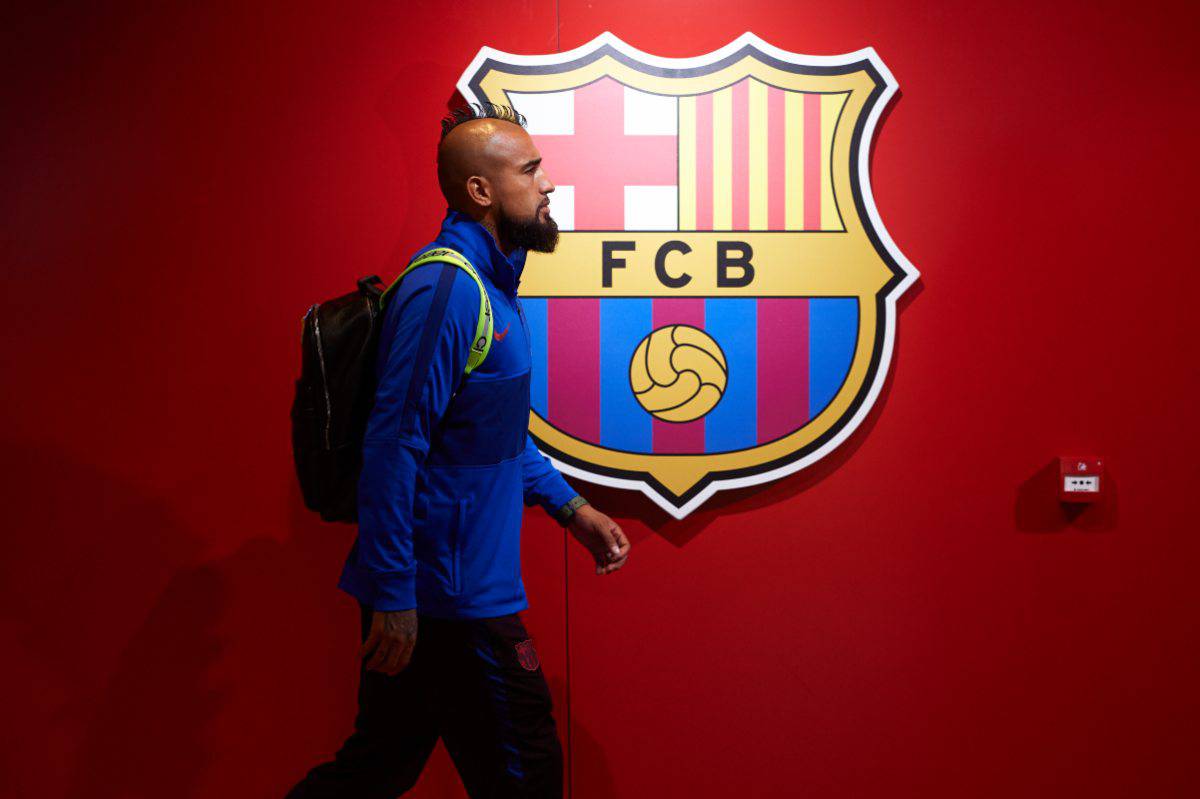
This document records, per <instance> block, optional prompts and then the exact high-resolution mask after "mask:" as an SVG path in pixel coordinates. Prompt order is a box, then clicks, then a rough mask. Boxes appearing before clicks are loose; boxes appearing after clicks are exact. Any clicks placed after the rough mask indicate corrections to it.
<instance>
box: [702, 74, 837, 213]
mask: <svg viewBox="0 0 1200 799" xmlns="http://www.w3.org/2000/svg"><path fill="white" fill-rule="evenodd" d="M847 97H848V95H847V94H846V93H838V94H815V93H810V92H794V91H787V90H784V89H779V88H776V87H774V86H768V85H767V84H765V83H762V82H760V81H757V80H755V79H753V78H745V79H743V80H741V81H738V82H737V83H735V84H733V85H732V86H728V87H726V88H724V89H720V90H718V91H716V92H712V93H710V94H701V95H691V96H686V97H680V98H679V227H680V230H842V229H843V227H842V221H841V218H840V217H839V215H838V208H837V203H836V201H835V199H834V193H833V182H832V179H831V174H830V166H831V162H830V153H831V152H832V149H833V137H834V133H835V129H836V127H837V121H838V116H839V115H840V113H841V110H842V106H843V105H844V104H845V102H846V98H847Z"/></svg>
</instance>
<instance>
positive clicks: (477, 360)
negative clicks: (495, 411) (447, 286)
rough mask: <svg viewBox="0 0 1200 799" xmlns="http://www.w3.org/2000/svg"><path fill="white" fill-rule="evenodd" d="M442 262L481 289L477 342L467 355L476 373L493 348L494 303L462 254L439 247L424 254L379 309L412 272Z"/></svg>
mask: <svg viewBox="0 0 1200 799" xmlns="http://www.w3.org/2000/svg"><path fill="white" fill-rule="evenodd" d="M436 262H442V263H447V264H454V265H455V266H457V267H458V268H460V269H462V270H463V271H464V272H466V273H467V274H468V275H470V276H471V279H472V280H474V281H475V285H476V286H478V287H479V321H478V322H477V323H476V324H475V340H474V341H473V342H472V343H471V352H470V354H469V355H467V374H470V373H471V372H473V371H475V370H476V369H477V368H478V367H479V364H481V363H483V359H484V358H486V357H487V354H488V351H489V350H490V349H491V348H492V331H493V330H494V329H495V328H494V325H493V322H492V301H491V300H490V299H488V293H487V289H485V288H484V287H483V281H482V280H480V279H479V274H478V273H477V272H476V271H475V267H473V266H471V262H470V261H468V260H467V259H466V258H464V257H463V256H462V254H461V253H458V252H455V251H454V250H451V249H449V248H446V247H439V248H436V249H433V250H429V251H428V252H425V253H422V254H421V257H420V258H417V259H416V260H414V261H413V262H412V263H411V264H409V265H408V266H406V267H405V268H404V271H403V272H401V273H400V275H399V277H397V278H396V279H395V280H394V281H392V285H390V286H388V287H387V290H386V291H385V292H383V296H382V297H380V298H379V307H380V309H382V308H383V307H384V305H385V304H386V303H387V299H388V295H390V294H391V293H392V290H393V289H395V288H396V286H398V285H400V281H401V280H403V279H404V276H405V275H407V274H408V273H409V272H411V271H412V270H414V269H416V268H417V267H418V266H424V265H425V264H431V263H436Z"/></svg>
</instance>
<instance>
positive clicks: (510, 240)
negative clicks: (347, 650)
mask: <svg viewBox="0 0 1200 799" xmlns="http://www.w3.org/2000/svg"><path fill="white" fill-rule="evenodd" d="M524 126H525V120H524V118H523V117H522V116H521V115H520V114H518V113H516V112H515V111H514V110H513V109H511V108H508V107H506V106H496V105H491V104H483V105H475V106H471V107H466V108H462V109H458V110H456V111H454V112H453V113H452V114H451V115H450V116H449V117H447V118H446V119H444V120H443V121H442V137H441V141H440V143H439V145H438V155H437V168H438V183H439V185H440V187H441V190H442V194H443V195H444V196H445V198H446V203H447V204H448V206H449V207H448V209H447V211H446V216H445V219H444V220H443V222H442V228H441V231H440V232H439V233H438V235H437V237H436V238H435V239H434V240H433V241H432V242H431V243H430V244H429V245H427V246H426V247H423V248H422V249H421V250H419V251H418V252H417V254H416V255H415V256H414V260H415V259H416V258H418V257H420V256H421V254H423V253H425V252H427V251H429V250H433V249H439V248H445V249H450V250H454V251H455V252H457V253H459V254H461V255H462V256H464V257H465V258H466V260H467V261H468V262H469V263H470V266H471V267H472V269H473V270H474V272H475V273H476V275H477V277H478V278H479V283H476V282H475V280H474V279H472V276H471V275H470V274H469V273H468V272H467V271H466V270H465V269H463V268H461V267H460V266H457V265H455V264H452V263H443V262H438V263H429V264H425V265H422V266H419V267H416V268H414V269H413V270H412V271H411V272H409V273H408V274H407V275H405V276H404V278H403V279H402V280H401V281H400V283H399V285H398V286H397V287H396V289H395V290H394V292H393V294H392V295H391V298H390V300H389V302H388V304H387V305H386V309H385V313H384V318H383V327H382V330H381V333H380V341H379V347H380V349H379V367H378V376H379V386H378V390H377V392H376V396H375V405H374V408H373V410H372V412H371V416H370V420H369V422H368V426H367V434H366V440H365V443H364V447H363V468H362V474H361V477H360V479H359V491H358V503H359V531H358V538H357V540H356V541H355V543H354V546H353V548H352V549H351V550H350V553H349V556H348V557H347V559H346V563H345V567H344V569H343V571H342V576H341V579H340V581H339V583H338V585H339V587H341V588H342V589H344V590H345V591H347V592H348V593H350V594H351V595H352V596H354V597H355V598H356V599H357V600H358V603H359V605H360V610H361V622H362V636H363V639H364V642H363V645H362V649H361V651H360V656H361V658H362V664H361V671H360V675H359V690H358V715H357V717H356V719H355V725H354V733H353V734H352V735H351V736H350V737H349V738H348V739H347V740H346V742H345V744H344V745H343V746H342V748H341V749H340V750H339V751H338V753H337V755H336V756H335V758H334V759H333V760H332V761H330V762H328V763H323V764H321V765H319V766H317V767H315V768H313V769H312V770H311V771H310V772H309V773H308V775H307V776H306V777H305V778H304V780H302V781H301V782H300V783H299V784H298V785H296V786H295V788H293V789H292V791H291V792H290V793H289V794H288V796H289V797H290V799H312V798H313V797H339V799H348V798H349V797H394V796H397V795H399V794H401V793H403V792H404V791H406V790H408V789H409V788H411V787H412V786H413V784H415V783H416V781H417V778H418V776H419V775H420V773H421V769H422V768H423V767H424V765H425V761H426V760H427V759H428V757H429V754H430V753H431V752H432V751H433V748H434V746H435V745H436V743H437V741H438V739H439V738H440V739H441V740H442V741H443V742H444V743H445V745H446V749H447V750H448V751H449V753H450V756H451V758H452V759H453V760H454V764H455V767H456V768H457V769H458V773H459V775H460V776H461V777H462V780H463V784H464V786H465V787H466V789H467V792H468V794H470V796H471V797H473V799H485V798H486V799H498V798H499V797H561V796H562V781H563V774H562V751H561V747H560V746H559V742H558V734H557V731H556V728H555V724H554V718H553V715H552V708H551V702H550V692H549V690H548V688H547V686H546V681H545V677H544V676H543V674H542V670H541V666H540V664H539V663H538V660H537V653H536V651H535V650H534V649H533V644H532V641H531V640H530V639H529V636H528V635H527V633H526V631H525V627H524V625H523V624H522V622H521V618H520V615H519V613H520V611H521V610H524V609H525V608H527V607H528V603H527V601H526V598H525V589H524V585H523V583H522V581H521V561H520V527H521V516H522V511H523V507H522V505H530V506H532V505H535V504H536V505H540V506H541V507H542V508H544V509H545V510H546V512H548V513H550V514H551V515H552V516H554V517H555V518H556V519H557V520H558V521H559V522H560V523H561V524H563V525H564V526H566V527H568V528H569V529H570V531H571V533H572V534H573V535H574V537H575V538H576V539H577V540H579V541H580V542H581V543H582V544H583V545H584V546H585V547H587V549H588V550H589V551H590V552H591V554H592V556H593V557H594V559H595V561H596V572H597V574H611V573H613V572H615V571H616V570H618V569H620V568H621V567H622V566H623V565H624V564H625V562H626V559H627V558H628V557H629V548H630V547H629V541H628V539H627V538H626V536H625V534H624V532H623V531H622V530H621V528H620V526H619V525H617V524H616V523H615V522H614V521H613V520H612V519H610V518H609V517H608V516H606V515H604V514H603V513H601V512H599V511H598V510H596V509H594V508H593V507H592V506H591V505H589V504H587V502H586V501H585V500H584V499H583V498H582V497H580V496H579V495H578V494H577V493H576V492H575V490H574V489H572V488H571V486H570V485H568V484H567V482H566V480H564V479H563V477H562V475H561V474H559V472H558V470H557V469H555V468H554V466H553V465H552V464H551V463H550V462H549V460H547V459H546V458H545V456H543V455H542V454H541V453H540V452H539V451H538V450H537V448H536V447H535V446H534V443H533V441H532V439H531V438H530V437H529V432H528V422H529V396H530V394H529V389H530V369H531V361H532V359H531V348H530V333H529V327H528V324H527V323H526V321H525V315H524V312H523V311H522V309H521V302H520V299H519V298H518V296H517V287H518V285H519V284H520V280H521V271H522V269H523V268H524V265H525V255H526V252H527V251H529V250H533V251H536V252H552V251H553V250H554V248H555V245H556V244H557V242H558V225H557V224H556V223H555V222H554V219H553V218H552V217H551V216H550V210H549V195H550V193H551V192H553V191H554V184H553V183H551V182H550V178H549V177H548V176H547V174H546V171H545V169H544V168H543V166H542V159H541V156H540V155H539V154H538V151H537V148H536V147H535V146H534V144H533V139H532V138H531V137H530V136H529V134H528V133H527V132H526V131H525V129H524ZM480 285H482V286H483V288H484V290H486V292H487V295H488V299H489V301H490V303H491V309H492V315H493V325H494V333H493V339H494V340H493V341H492V342H491V345H490V350H489V351H488V353H487V357H486V358H485V359H484V360H483V362H482V364H481V365H479V366H478V367H477V368H475V369H474V370H473V371H471V372H470V373H469V374H466V373H465V370H466V366H467V360H468V356H469V353H470V351H471V348H472V344H473V343H474V341H475V337H476V326H477V324H478V321H479V314H480V293H479V292H480ZM464 375H465V377H464Z"/></svg>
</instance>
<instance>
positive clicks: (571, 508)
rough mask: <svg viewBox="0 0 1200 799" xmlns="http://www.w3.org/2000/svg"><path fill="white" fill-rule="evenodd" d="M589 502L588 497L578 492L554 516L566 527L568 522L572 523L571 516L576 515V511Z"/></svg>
mask: <svg viewBox="0 0 1200 799" xmlns="http://www.w3.org/2000/svg"><path fill="white" fill-rule="evenodd" d="M587 504H588V501H587V500H586V499H584V498H583V497H581V496H579V495H578V494H576V495H575V496H574V497H572V498H571V500H570V501H569V502H568V503H567V504H565V505H563V506H562V507H561V508H559V509H558V510H556V511H555V512H554V518H555V519H557V520H558V523H559V524H561V525H562V526H563V527H566V526H567V525H568V524H570V522H571V518H572V517H573V516H574V515H575V511H577V510H579V508H581V507H582V506H584V505H587Z"/></svg>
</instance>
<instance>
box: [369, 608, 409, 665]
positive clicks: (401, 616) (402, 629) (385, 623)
mask: <svg viewBox="0 0 1200 799" xmlns="http://www.w3.org/2000/svg"><path fill="white" fill-rule="evenodd" d="M416 645H417V611H416V610H390V611H389V610H377V611H375V615H374V616H372V617H371V633H370V634H369V635H368V636H367V640H366V641H365V642H364V643H363V645H362V649H361V650H360V652H359V657H364V658H365V657H366V656H367V655H369V654H371V651H372V650H374V651H375V657H373V658H371V662H370V663H368V664H367V669H368V670H369V671H381V672H383V673H384V674H387V675H388V676H395V675H397V674H399V673H400V672H401V671H403V670H404V667H405V666H407V665H408V661H410V660H412V652H413V647H415V646H416Z"/></svg>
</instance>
